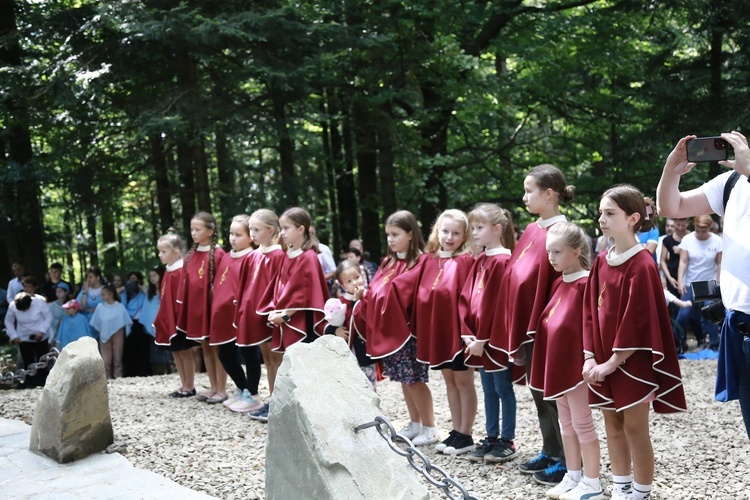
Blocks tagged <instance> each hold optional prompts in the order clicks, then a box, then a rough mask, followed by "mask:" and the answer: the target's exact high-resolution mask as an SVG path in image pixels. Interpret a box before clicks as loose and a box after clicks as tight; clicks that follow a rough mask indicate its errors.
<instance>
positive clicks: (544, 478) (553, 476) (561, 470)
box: [534, 461, 568, 486]
mask: <svg viewBox="0 0 750 500" xmlns="http://www.w3.org/2000/svg"><path fill="white" fill-rule="evenodd" d="M566 472H568V469H567V468H566V467H565V466H564V465H563V464H561V463H560V462H559V461H558V462H553V463H552V465H550V466H549V467H547V468H546V469H544V470H540V471H538V472H535V473H534V481H536V482H537V483H540V484H547V485H549V486H555V485H556V484H558V483H559V482H560V481H562V480H563V478H564V477H565V473H566Z"/></svg>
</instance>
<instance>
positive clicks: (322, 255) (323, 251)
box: [310, 226, 336, 286]
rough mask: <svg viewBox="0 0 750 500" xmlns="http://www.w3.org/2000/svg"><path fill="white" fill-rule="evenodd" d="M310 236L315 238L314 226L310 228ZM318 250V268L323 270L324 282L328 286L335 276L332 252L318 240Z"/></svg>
mask: <svg viewBox="0 0 750 500" xmlns="http://www.w3.org/2000/svg"><path fill="white" fill-rule="evenodd" d="M310 234H312V235H315V236H316V237H317V232H316V231H315V226H310ZM318 249H319V250H320V252H319V253H318V260H319V261H320V267H322V268H323V275H324V276H325V278H326V281H327V282H328V284H329V286H330V284H331V280H332V279H333V275H334V274H336V261H335V260H333V252H331V247H329V246H328V245H325V244H324V243H322V242H321V241H320V240H318Z"/></svg>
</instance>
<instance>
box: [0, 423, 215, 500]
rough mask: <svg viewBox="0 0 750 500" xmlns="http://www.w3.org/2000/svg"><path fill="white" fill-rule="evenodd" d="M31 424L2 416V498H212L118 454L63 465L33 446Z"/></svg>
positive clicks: (203, 499) (0, 437)
mask: <svg viewBox="0 0 750 500" xmlns="http://www.w3.org/2000/svg"><path fill="white" fill-rule="evenodd" d="M30 435H31V427H30V426H28V425H26V424H24V423H23V422H18V421H16V420H8V419H4V418H0V492H2V494H0V496H2V498H3V499H7V500H11V499H12V500H16V499H35V500H37V499H38V500H42V499H50V500H52V499H54V500H68V499H70V500H73V499H75V500H84V499H91V500H94V499H96V500H102V499H107V498H120V499H126V498H139V499H154V500H156V499H160V500H161V499H164V498H179V499H181V500H184V499H189V500H205V499H210V498H213V497H211V496H208V495H205V494H203V493H198V492H196V491H193V490H191V489H189V488H186V487H184V486H181V485H179V484H177V483H174V482H172V481H170V480H169V479H166V478H164V477H162V476H159V475H158V474H155V473H153V472H149V471H146V470H143V469H137V468H135V467H133V466H132V465H131V464H130V462H128V460H127V459H126V458H125V457H123V456H122V455H120V454H119V453H112V454H106V453H99V454H95V455H90V456H88V457H86V458H84V459H81V460H78V461H76V462H73V463H69V464H59V463H57V462H55V461H54V460H52V459H51V458H48V457H46V456H44V455H41V454H39V453H35V452H33V451H30V450H29V437H30Z"/></svg>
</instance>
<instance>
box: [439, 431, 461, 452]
mask: <svg viewBox="0 0 750 500" xmlns="http://www.w3.org/2000/svg"><path fill="white" fill-rule="evenodd" d="M457 434H458V431H455V430H454V431H450V433H448V437H447V438H445V439H443V440H442V441H440V442H439V443H438V444H436V445H435V450H436V451H439V452H440V453H442V452H443V451H444V450H445V449H446V448H447V447H449V446H450V445H451V443H453V440H454V439H456V435H457Z"/></svg>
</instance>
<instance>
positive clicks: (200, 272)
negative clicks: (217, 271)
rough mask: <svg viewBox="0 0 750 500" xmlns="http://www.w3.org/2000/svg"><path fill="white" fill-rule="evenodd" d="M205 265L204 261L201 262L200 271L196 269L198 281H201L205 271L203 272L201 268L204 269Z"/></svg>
mask: <svg viewBox="0 0 750 500" xmlns="http://www.w3.org/2000/svg"><path fill="white" fill-rule="evenodd" d="M205 265H206V261H205V260H204V261H202V262H201V268H200V269H198V277H199V278H200V279H203V275H204V274H206V271H205V270H204V269H203V267H204V266H205Z"/></svg>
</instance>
